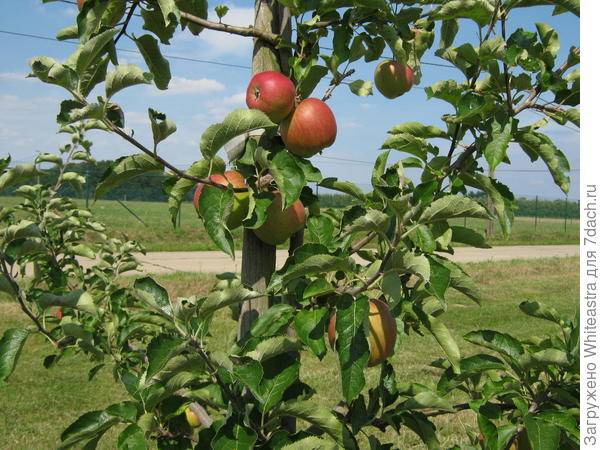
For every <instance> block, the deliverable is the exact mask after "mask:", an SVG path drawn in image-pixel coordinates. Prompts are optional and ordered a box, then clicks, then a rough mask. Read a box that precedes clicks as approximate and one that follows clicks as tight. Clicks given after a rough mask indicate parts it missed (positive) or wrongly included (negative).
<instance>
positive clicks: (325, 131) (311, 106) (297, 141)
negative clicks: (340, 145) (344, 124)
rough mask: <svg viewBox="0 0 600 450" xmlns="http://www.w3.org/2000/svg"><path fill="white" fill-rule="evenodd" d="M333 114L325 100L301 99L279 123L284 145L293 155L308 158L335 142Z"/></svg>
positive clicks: (335, 127)
mask: <svg viewBox="0 0 600 450" xmlns="http://www.w3.org/2000/svg"><path fill="white" fill-rule="evenodd" d="M336 135H337V125H336V123H335V116H334V115H333V112H332V111H331V109H329V106H327V105H326V104H325V102H323V101H321V100H319V99H316V98H307V99H306V100H302V101H301V102H300V104H299V105H298V106H296V109H294V111H293V112H292V113H291V114H290V115H289V116H288V117H287V118H286V119H285V120H284V121H283V122H282V123H281V137H282V139H283V142H284V143H285V147H286V148H287V149H288V150H289V151H290V152H292V153H293V154H294V155H297V156H301V157H303V158H310V157H311V156H313V155H315V154H317V153H318V152H320V151H321V150H323V149H324V148H326V147H329V146H331V145H332V144H333V143H334V142H335V137H336Z"/></svg>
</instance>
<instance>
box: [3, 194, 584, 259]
mask: <svg viewBox="0 0 600 450" xmlns="http://www.w3.org/2000/svg"><path fill="white" fill-rule="evenodd" d="M16 201H17V198H16V197H0V205H12V204H14V203H15V202H16ZM82 203H83V202H82ZM125 204H126V205H127V207H128V208H129V209H130V210H131V211H133V212H134V213H135V214H136V215H137V216H138V217H139V218H140V219H141V221H140V220H138V219H136V218H135V217H134V216H133V215H132V214H131V213H130V212H129V211H127V210H126V209H125V208H124V207H123V206H121V205H120V204H119V203H118V202H116V201H113V200H100V201H98V202H97V203H95V204H92V203H91V204H90V208H91V210H92V211H93V212H94V214H95V215H96V217H97V219H98V220H100V221H101V222H104V223H105V224H107V226H108V227H109V230H110V231H111V232H112V233H113V234H115V235H117V236H119V235H120V236H123V235H125V236H127V237H128V238H129V239H134V240H137V241H139V242H141V243H143V244H144V245H145V247H146V249H147V250H148V251H195V250H217V248H216V247H215V245H214V244H213V243H212V241H211V240H210V239H209V237H208V235H207V234H206V232H205V231H204V227H203V226H202V223H201V221H200V220H199V219H198V217H197V215H196V211H195V210H194V208H193V206H192V205H191V204H189V203H186V204H184V205H183V208H182V211H181V227H180V228H177V229H174V228H173V226H172V225H171V220H170V216H169V212H168V208H167V204H166V203H160V202H125ZM454 224H455V225H464V221H463V220H456V221H455V223H454ZM467 225H468V226H474V227H475V228H477V229H478V230H479V231H480V232H483V231H484V230H485V227H486V221H484V220H480V219H468V220H467ZM233 235H234V238H235V239H236V248H238V249H239V248H240V247H241V230H240V229H238V230H235V231H234V232H233ZM577 242H579V221H577V220H573V221H571V220H570V219H569V220H568V221H567V231H566V232H565V229H564V220H562V219H548V218H542V219H538V224H537V229H536V228H535V225H534V219H533V218H530V217H517V218H516V219H515V223H514V226H513V233H512V235H511V236H510V238H509V239H504V238H503V237H502V236H501V233H500V229H499V227H498V226H497V225H496V226H495V227H494V235H493V237H492V239H490V244H492V245H545V244H576V243H577Z"/></svg>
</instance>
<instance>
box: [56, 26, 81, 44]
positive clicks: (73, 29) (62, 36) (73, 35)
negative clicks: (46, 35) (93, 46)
mask: <svg viewBox="0 0 600 450" xmlns="http://www.w3.org/2000/svg"><path fill="white" fill-rule="evenodd" d="M56 39H57V40H59V41H65V40H69V39H79V33H78V31H77V25H69V26H68V27H65V28H62V29H60V30H59V31H58V32H57V33H56Z"/></svg>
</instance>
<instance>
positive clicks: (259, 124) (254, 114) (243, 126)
mask: <svg viewBox="0 0 600 450" xmlns="http://www.w3.org/2000/svg"><path fill="white" fill-rule="evenodd" d="M276 126H277V125H276V124H274V123H273V122H271V120H269V118H268V117H267V116H266V114H265V113H263V112H262V111H259V110H257V109H236V110H234V111H233V112H231V113H229V115H228V116H227V117H225V120H223V122H221V123H217V124H214V125H211V126H210V127H208V128H207V129H206V131H205V132H204V133H203V134H202V137H201V138H200V151H201V152H202V154H203V155H204V157H205V158H208V159H210V158H212V157H213V156H214V155H216V154H217V152H218V151H219V149H220V148H221V147H223V145H225V144H226V143H227V142H229V141H230V140H231V139H233V138H234V137H236V136H240V135H242V134H244V133H247V132H249V131H253V130H258V129H261V128H273V127H276Z"/></svg>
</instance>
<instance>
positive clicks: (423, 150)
mask: <svg viewBox="0 0 600 450" xmlns="http://www.w3.org/2000/svg"><path fill="white" fill-rule="evenodd" d="M381 148H382V149H393V150H398V151H400V152H404V153H409V154H411V155H415V156H416V157H418V158H421V159H422V160H424V161H426V160H427V148H428V146H427V142H426V141H425V140H424V139H422V138H419V137H416V136H413V135H412V134H408V133H403V134H399V133H396V134H392V135H391V136H390V137H389V138H387V139H386V140H385V142H384V143H383V144H382V145H381Z"/></svg>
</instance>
